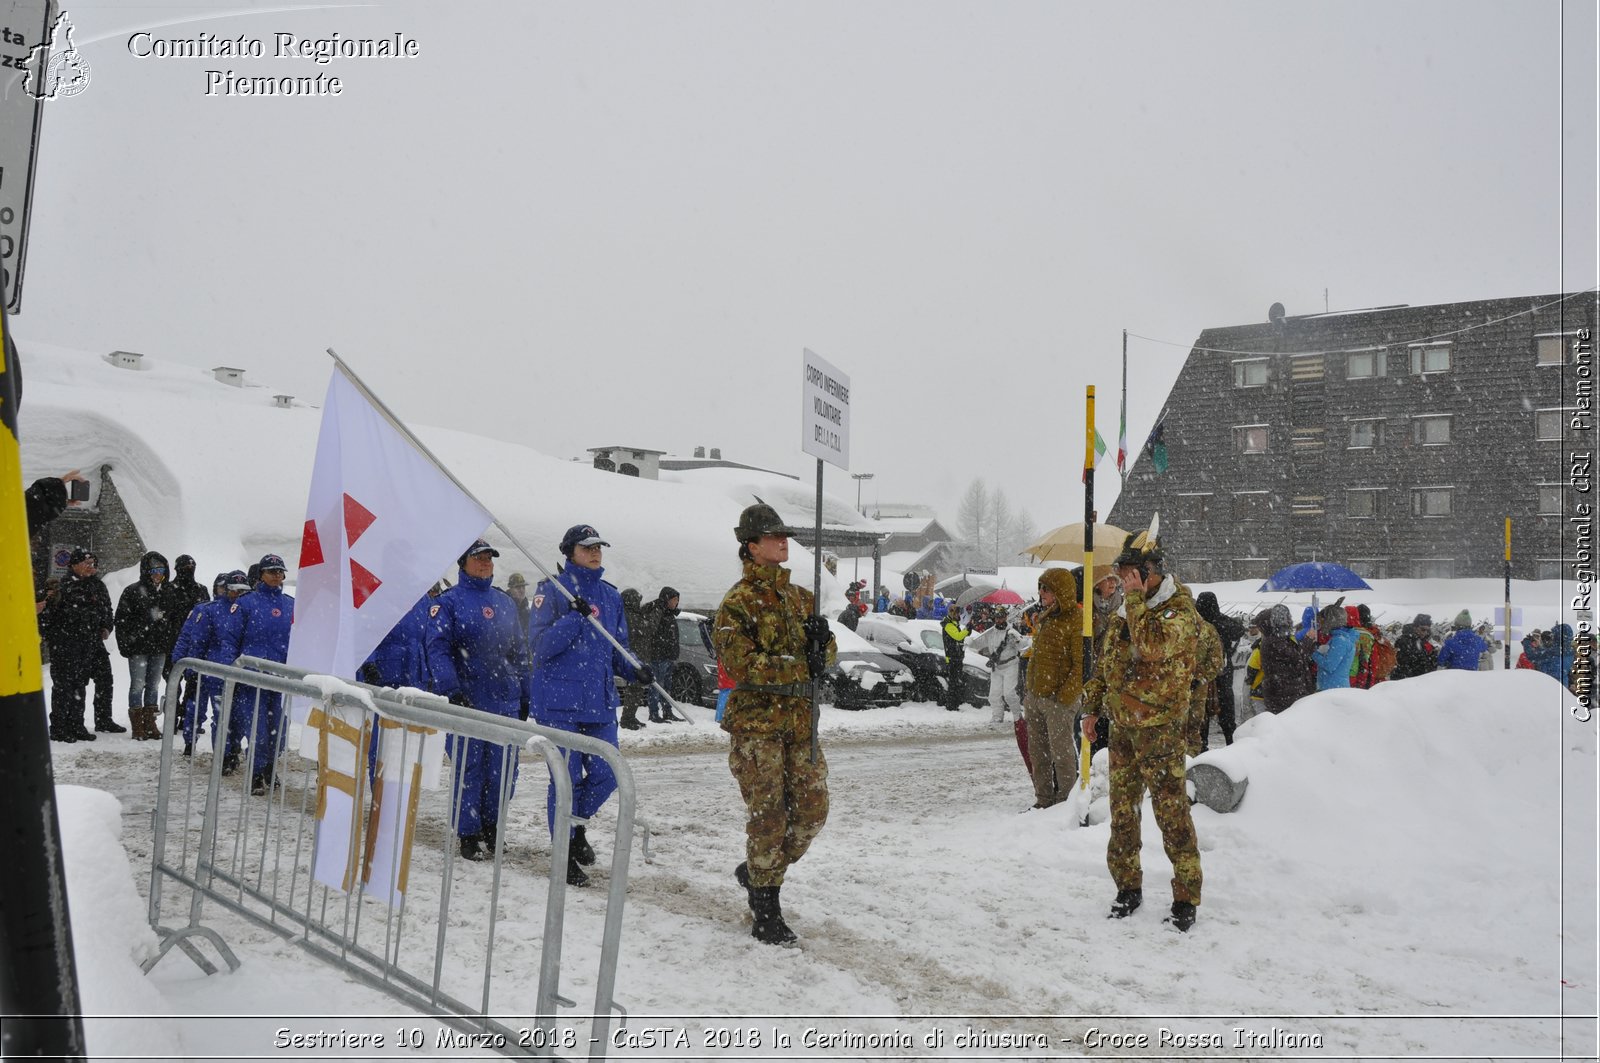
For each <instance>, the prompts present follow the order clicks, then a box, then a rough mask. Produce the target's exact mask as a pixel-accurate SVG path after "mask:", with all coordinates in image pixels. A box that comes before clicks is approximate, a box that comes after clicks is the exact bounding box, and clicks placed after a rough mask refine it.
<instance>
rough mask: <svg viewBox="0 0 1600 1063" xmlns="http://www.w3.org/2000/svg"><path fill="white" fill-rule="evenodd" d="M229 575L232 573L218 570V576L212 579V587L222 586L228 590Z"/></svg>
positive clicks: (215, 588)
mask: <svg viewBox="0 0 1600 1063" xmlns="http://www.w3.org/2000/svg"><path fill="white" fill-rule="evenodd" d="M229 575H231V573H228V572H218V573H217V578H216V579H214V580H212V581H211V589H212V590H218V589H219V588H220V589H222V590H227V588H228V577H229Z"/></svg>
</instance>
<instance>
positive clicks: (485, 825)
mask: <svg viewBox="0 0 1600 1063" xmlns="http://www.w3.org/2000/svg"><path fill="white" fill-rule="evenodd" d="M499 556H500V551H498V550H496V549H495V548H494V547H492V546H490V545H489V544H488V543H486V542H484V541H483V540H482V539H478V540H477V541H475V542H474V543H473V544H472V545H471V546H469V547H467V550H466V553H464V554H462V555H461V557H460V558H459V559H458V561H457V564H458V565H459V566H460V569H461V579H460V581H459V582H458V583H457V584H456V585H455V586H454V587H451V588H450V589H449V590H447V591H445V592H444V593H443V594H441V595H439V597H438V598H436V599H434V600H433V601H432V603H431V604H429V605H428V615H429V627H428V639H427V667H428V670H429V671H430V672H431V673H432V678H433V690H434V693H436V694H442V695H444V696H445V697H447V698H449V699H450V700H451V702H453V703H454V704H456V705H460V706H462V707H463V708H469V709H478V710H479V711H481V712H492V713H494V714H496V715H498V716H507V717H510V718H511V719H518V718H519V717H520V718H523V719H526V718H527V713H526V708H525V707H526V705H527V703H528V701H527V699H528V644H527V642H526V641H525V640H524V639H523V637H522V626H521V625H520V624H518V623H517V605H516V603H515V602H513V601H512V600H511V596H510V595H508V594H507V593H506V592H505V591H503V590H500V589H499V588H498V587H496V586H495V585H494V559H495V558H497V557H499ZM446 748H448V749H449V751H450V759H451V760H452V761H453V762H454V763H455V765H456V781H455V786H456V796H457V800H458V802H459V807H458V808H457V811H456V836H457V838H458V839H460V846H461V855H462V856H463V857H464V858H466V859H468V860H486V859H488V858H489V857H490V856H492V855H493V854H494V851H495V847H496V845H497V843H498V841H499V834H500V789H501V785H502V781H504V785H505V792H506V800H507V801H508V802H509V801H510V800H511V794H512V792H513V791H514V790H515V789H516V784H517V750H516V749H515V748H514V747H512V746H505V745H499V744H497V743H494V742H482V741H479V740H478V739H475V738H463V737H461V736H460V735H451V736H450V744H449V745H448V746H447V747H446ZM508 765H509V768H510V772H511V777H510V779H509V780H506V779H504V775H505V771H506V769H507V766H508Z"/></svg>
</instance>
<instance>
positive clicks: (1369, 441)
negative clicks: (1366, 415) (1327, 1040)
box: [1350, 421, 1383, 450]
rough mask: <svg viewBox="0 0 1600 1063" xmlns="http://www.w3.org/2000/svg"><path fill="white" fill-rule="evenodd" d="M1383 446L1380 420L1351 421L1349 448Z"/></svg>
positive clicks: (1358, 448)
mask: <svg viewBox="0 0 1600 1063" xmlns="http://www.w3.org/2000/svg"><path fill="white" fill-rule="evenodd" d="M1381 446H1383V422H1382V421H1351V422H1350V449H1351V450H1363V449H1366V448H1369V447H1381Z"/></svg>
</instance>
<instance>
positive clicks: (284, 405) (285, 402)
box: [272, 395, 294, 410]
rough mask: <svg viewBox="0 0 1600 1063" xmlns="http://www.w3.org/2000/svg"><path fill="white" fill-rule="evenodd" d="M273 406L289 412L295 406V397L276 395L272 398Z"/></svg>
mask: <svg viewBox="0 0 1600 1063" xmlns="http://www.w3.org/2000/svg"><path fill="white" fill-rule="evenodd" d="M272 404H273V405H274V406H276V407H278V408H279V409H281V410H287V409H289V408H290V407H291V406H293V405H294V396H293V395H274V396H272Z"/></svg>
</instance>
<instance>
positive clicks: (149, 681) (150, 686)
mask: <svg viewBox="0 0 1600 1063" xmlns="http://www.w3.org/2000/svg"><path fill="white" fill-rule="evenodd" d="M166 662H167V659H166V657H165V656H164V655H161V654H156V653H136V654H134V655H133V656H132V657H129V658H128V708H130V709H142V708H144V707H145V706H146V705H159V704H161V667H162V665H164V664H166Z"/></svg>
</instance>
